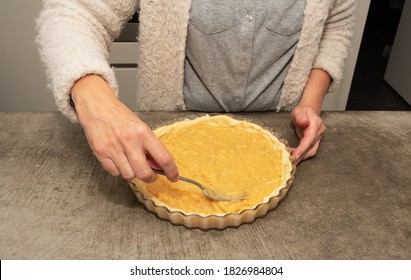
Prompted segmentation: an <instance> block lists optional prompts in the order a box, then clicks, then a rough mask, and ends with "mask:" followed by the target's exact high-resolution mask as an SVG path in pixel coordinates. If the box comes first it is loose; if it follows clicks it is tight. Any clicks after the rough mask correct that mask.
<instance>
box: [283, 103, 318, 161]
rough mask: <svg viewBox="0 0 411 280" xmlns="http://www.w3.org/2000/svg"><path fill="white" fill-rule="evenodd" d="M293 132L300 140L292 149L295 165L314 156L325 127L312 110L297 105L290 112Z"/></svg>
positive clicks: (308, 107)
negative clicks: (293, 127)
mask: <svg viewBox="0 0 411 280" xmlns="http://www.w3.org/2000/svg"><path fill="white" fill-rule="evenodd" d="M291 118H292V120H293V122H294V125H295V132H296V134H297V136H298V138H300V144H299V145H298V147H297V148H295V149H294V152H293V156H294V158H295V163H296V164H299V163H300V162H301V161H302V160H305V159H308V158H310V157H313V156H315V154H316V153H317V150H318V147H319V145H320V142H321V139H322V137H323V134H324V132H325V125H324V123H323V121H322V119H321V117H320V116H319V113H317V112H316V111H315V109H314V108H312V107H310V106H307V105H298V106H296V107H295V108H294V109H293V111H292V112H291Z"/></svg>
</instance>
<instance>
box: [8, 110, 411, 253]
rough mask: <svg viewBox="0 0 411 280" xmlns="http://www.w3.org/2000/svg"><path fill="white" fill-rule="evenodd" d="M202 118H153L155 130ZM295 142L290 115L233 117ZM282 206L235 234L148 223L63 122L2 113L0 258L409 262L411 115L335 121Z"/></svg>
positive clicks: (77, 130)
mask: <svg viewBox="0 0 411 280" xmlns="http://www.w3.org/2000/svg"><path fill="white" fill-rule="evenodd" d="M187 114H188V115H193V113H144V114H141V115H140V116H141V117H142V118H143V119H144V120H145V121H146V122H147V123H148V124H149V125H150V126H152V127H154V126H156V125H158V124H161V123H163V122H165V121H169V120H173V119H176V118H182V117H184V116H185V115H187ZM234 116H237V117H246V118H247V119H249V120H251V121H255V122H257V123H259V124H263V125H265V126H269V127H272V128H273V129H275V130H276V131H277V132H279V133H280V134H281V135H282V136H283V137H284V138H285V139H286V140H288V142H289V143H290V146H295V145H296V144H297V142H298V141H297V138H296V136H295V135H294V131H293V129H292V126H291V123H290V118H289V114H288V113H252V114H234ZM323 119H324V121H325V123H326V125H327V128H328V130H327V133H326V136H325V138H324V140H323V143H322V145H321V148H320V151H319V152H318V154H317V156H316V157H315V158H314V159H311V160H307V161H305V162H303V163H301V164H300V165H299V167H298V169H297V173H296V178H295V181H294V183H293V185H292V187H291V189H290V191H289V192H288V194H287V196H286V198H285V200H284V201H283V202H281V203H280V205H279V206H278V207H277V208H276V209H275V210H273V211H271V212H269V213H268V214H267V215H266V216H265V217H264V218H260V219H257V220H256V221H255V222H254V223H252V224H246V225H242V226H240V227H239V228H237V229H232V228H231V229H226V230H222V231H217V230H210V231H202V230H189V229H186V228H185V227H182V226H173V225H172V224H170V223H169V222H167V221H162V220H160V219H158V218H157V217H156V216H155V215H153V214H151V213H149V212H148V211H147V210H146V209H145V208H144V206H143V205H142V204H140V203H139V202H138V201H137V198H136V197H135V195H134V194H133V192H132V191H131V189H130V187H129V186H128V184H127V183H126V182H125V181H124V180H122V179H121V178H119V177H112V176H110V175H109V174H108V173H106V172H105V171H104V170H103V168H102V167H101V166H100V164H99V163H98V161H97V160H96V159H95V157H94V156H93V154H92V152H91V151H90V148H89V147H88V144H87V141H86V139H85V136H84V134H83V131H82V129H81V127H80V126H79V125H78V124H72V123H70V122H69V121H68V120H66V119H65V118H64V117H63V116H61V115H60V114H59V113H0V146H1V149H0V159H1V160H0V221H1V223H0V248H1V250H0V259H410V258H411V172H410V166H411V113H410V112H327V113H324V114H323Z"/></svg>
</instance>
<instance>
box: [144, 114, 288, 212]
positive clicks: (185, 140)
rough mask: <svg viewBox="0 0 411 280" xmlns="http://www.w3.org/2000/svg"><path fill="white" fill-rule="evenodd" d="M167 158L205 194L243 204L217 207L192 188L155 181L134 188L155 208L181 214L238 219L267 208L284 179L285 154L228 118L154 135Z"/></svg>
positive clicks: (254, 129) (265, 136)
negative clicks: (211, 192) (238, 196)
mask: <svg viewBox="0 0 411 280" xmlns="http://www.w3.org/2000/svg"><path fill="white" fill-rule="evenodd" d="M155 133H156V134H157V136H158V137H159V139H160V140H161V141H162V142H163V143H164V145H165V146H166V147H167V149H168V150H169V151H170V153H171V154H172V156H173V158H174V160H175V162H176V164H177V166H178V169H179V173H180V175H181V176H184V177H188V178H190V179H193V180H196V181H198V182H200V183H201V184H203V185H206V186H207V187H208V188H210V189H216V190H224V192H226V193H227V192H228V193H232V194H233V195H235V194H242V193H244V192H245V193H246V194H247V198H246V199H243V200H236V201H217V200H211V199H209V198H207V197H206V196H205V195H204V193H203V192H202V191H201V190H200V189H199V188H198V187H196V186H194V185H192V184H189V183H186V182H183V181H179V182H177V183H171V182H169V181H168V180H167V179H166V177H164V176H158V178H157V180H156V181H155V182H153V183H150V184H147V183H142V182H139V184H142V185H143V187H144V188H145V191H146V192H148V193H149V194H150V195H152V196H153V197H154V200H157V201H156V202H157V203H159V204H164V205H165V206H167V207H168V208H169V209H170V210H180V211H182V212H184V213H187V214H192V213H196V214H202V215H211V214H217V215H220V214H226V213H239V212H241V211H243V210H244V209H251V208H254V207H255V206H256V205H257V204H260V203H262V202H267V201H268V199H269V198H270V196H273V195H276V194H277V193H278V190H279V189H280V188H282V187H284V186H285V184H286V182H287V180H288V179H289V178H290V173H291V162H290V160H289V153H288V151H287V149H286V147H285V145H284V144H282V143H281V142H280V141H279V140H278V139H277V138H276V137H274V136H273V135H272V134H271V133H269V132H268V131H266V130H264V129H263V128H261V127H260V126H257V125H255V124H252V123H249V122H245V121H237V120H234V119H232V118H230V117H228V116H223V115H221V116H214V117H210V116H205V117H200V118H197V119H195V120H186V121H182V122H177V123H175V124H173V125H171V126H165V127H161V128H159V129H157V130H156V131H155Z"/></svg>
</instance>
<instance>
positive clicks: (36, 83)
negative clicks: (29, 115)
mask: <svg viewBox="0 0 411 280" xmlns="http://www.w3.org/2000/svg"><path fill="white" fill-rule="evenodd" d="M40 9H41V0H30V1H28V0H1V1H0V36H1V45H0V111H53V110H56V106H55V105H54V99H53V97H52V94H51V93H50V91H49V89H48V88H47V86H46V77H45V74H44V69H43V67H42V66H41V63H40V60H39V57H38V54H37V50H36V48H35V45H34V37H35V31H34V18H35V17H36V16H37V15H38V13H39V11H40Z"/></svg>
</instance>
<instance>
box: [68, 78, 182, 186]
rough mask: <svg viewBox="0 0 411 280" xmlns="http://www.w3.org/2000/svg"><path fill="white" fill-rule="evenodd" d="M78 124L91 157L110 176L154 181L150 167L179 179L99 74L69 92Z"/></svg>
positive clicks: (161, 148) (162, 149) (147, 132)
mask: <svg viewBox="0 0 411 280" xmlns="http://www.w3.org/2000/svg"><path fill="white" fill-rule="evenodd" d="M71 95H72V99H73V102H74V104H75V107H76V112H77V115H78V118H79V120H80V123H81V125H82V127H83V129H84V132H85V134H86V137H87V140H88V142H89V144H90V147H91V149H92V150H93V153H94V155H95V156H96V157H97V159H98V160H99V161H100V163H101V164H102V165H103V167H104V169H105V170H107V171H108V172H109V173H110V174H111V175H113V176H118V175H121V176H122V177H123V178H124V179H126V180H131V179H133V178H137V179H140V180H142V181H145V182H153V181H154V180H155V179H156V174H155V173H154V172H153V170H152V167H153V168H156V169H161V170H164V172H165V173H166V175H167V178H168V179H169V180H170V181H174V182H175V181H177V180H178V170H177V166H176V164H175V162H174V160H173V158H172V156H171V154H170V153H169V152H168V150H167V149H166V147H165V146H164V145H163V144H162V143H161V141H160V140H159V139H158V138H157V137H156V136H155V134H154V133H153V131H152V130H151V129H150V128H149V127H148V126H147V125H146V124H145V123H144V122H143V121H142V120H141V119H140V118H138V117H137V115H136V114H135V113H133V112H132V111H131V110H130V109H129V108H128V107H127V106H125V105H124V104H123V103H121V102H120V101H119V100H118V99H117V97H115V96H114V93H113V91H112V89H111V88H110V86H109V85H108V84H107V82H106V81H105V80H104V79H103V78H101V77H100V76H98V75H87V76H85V77H83V78H81V79H80V80H78V81H77V82H76V83H75V84H74V86H73V88H72V91H71Z"/></svg>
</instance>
